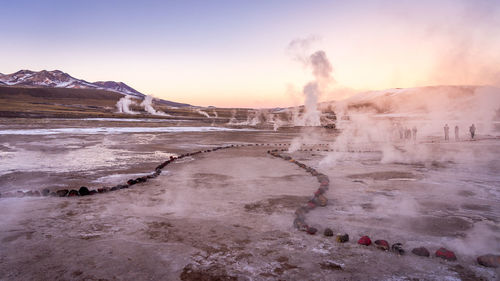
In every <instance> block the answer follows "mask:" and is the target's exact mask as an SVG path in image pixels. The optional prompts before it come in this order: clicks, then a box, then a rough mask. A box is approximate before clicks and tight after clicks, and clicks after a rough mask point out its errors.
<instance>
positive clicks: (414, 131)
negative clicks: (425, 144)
mask: <svg viewBox="0 0 500 281" xmlns="http://www.w3.org/2000/svg"><path fill="white" fill-rule="evenodd" d="M411 131H412V133H413V140H414V141H416V140H417V127H416V126H413V128H412V129H411Z"/></svg>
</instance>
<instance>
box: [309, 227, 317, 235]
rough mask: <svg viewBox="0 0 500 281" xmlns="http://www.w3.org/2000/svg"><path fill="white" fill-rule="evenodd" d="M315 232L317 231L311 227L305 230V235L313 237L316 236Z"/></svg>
mask: <svg viewBox="0 0 500 281" xmlns="http://www.w3.org/2000/svg"><path fill="white" fill-rule="evenodd" d="M316 232H318V230H317V229H316V228H314V227H312V226H310V227H308V228H307V233H308V234H311V235H314V234H316Z"/></svg>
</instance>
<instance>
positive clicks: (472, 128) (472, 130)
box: [444, 124, 476, 141]
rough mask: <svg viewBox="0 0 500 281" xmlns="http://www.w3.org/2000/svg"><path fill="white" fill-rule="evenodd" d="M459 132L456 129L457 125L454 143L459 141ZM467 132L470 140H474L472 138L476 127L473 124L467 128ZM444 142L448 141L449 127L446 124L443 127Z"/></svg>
mask: <svg viewBox="0 0 500 281" xmlns="http://www.w3.org/2000/svg"><path fill="white" fill-rule="evenodd" d="M459 131H460V129H459V128H458V125H455V141H458V140H459V139H460V136H459ZM469 132H470V138H471V139H474V136H475V134H476V126H475V125H474V124H472V125H471V126H470V127H469ZM444 140H445V141H448V140H450V127H449V126H448V124H446V125H444Z"/></svg>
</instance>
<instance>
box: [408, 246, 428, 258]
mask: <svg viewBox="0 0 500 281" xmlns="http://www.w3.org/2000/svg"><path fill="white" fill-rule="evenodd" d="M411 252H412V253H413V254H415V255H417V256H421V257H429V256H430V255H431V253H429V250H427V249H426V248H425V247H418V248H415V249H413V250H411Z"/></svg>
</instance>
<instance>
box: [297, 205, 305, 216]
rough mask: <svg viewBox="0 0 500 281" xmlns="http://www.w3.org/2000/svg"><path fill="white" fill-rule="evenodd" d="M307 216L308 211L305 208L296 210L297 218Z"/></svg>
mask: <svg viewBox="0 0 500 281" xmlns="http://www.w3.org/2000/svg"><path fill="white" fill-rule="evenodd" d="M306 214H307V209H306V208H304V207H299V208H297V210H295V215H296V216H297V217H304V216H305V215H306Z"/></svg>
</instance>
